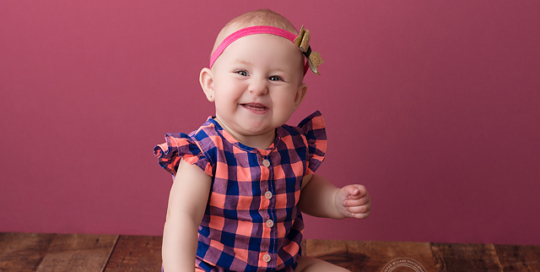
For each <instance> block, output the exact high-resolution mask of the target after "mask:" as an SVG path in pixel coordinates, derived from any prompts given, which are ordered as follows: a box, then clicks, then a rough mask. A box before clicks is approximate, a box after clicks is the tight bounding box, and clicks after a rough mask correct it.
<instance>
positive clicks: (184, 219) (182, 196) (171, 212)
mask: <svg viewBox="0 0 540 272" xmlns="http://www.w3.org/2000/svg"><path fill="white" fill-rule="evenodd" d="M211 184H212V179H211V178H210V176H208V175H206V174H205V173H204V172H203V171H202V170H201V169H200V168H198V167H197V166H194V165H191V164H188V163H186V162H184V161H182V160H181V162H180V165H179V166H178V170H177V173H176V176H175V178H174V182H173V185H172V187H171V192H170V195H169V206H168V208H167V219H166V221H165V228H164V230H163V248H162V257H163V268H164V270H165V271H166V272H175V271H195V255H196V252H197V229H198V227H199V224H200V223H201V220H202V217H203V215H204V211H205V209H206V203H207V201H208V195H209V192H210V186H211Z"/></svg>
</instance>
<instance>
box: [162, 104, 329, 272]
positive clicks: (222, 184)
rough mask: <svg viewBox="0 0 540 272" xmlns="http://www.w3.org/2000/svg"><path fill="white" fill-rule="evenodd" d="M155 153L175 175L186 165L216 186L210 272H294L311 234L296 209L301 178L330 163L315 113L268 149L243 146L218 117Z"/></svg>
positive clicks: (206, 249)
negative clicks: (304, 241) (326, 160)
mask: <svg viewBox="0 0 540 272" xmlns="http://www.w3.org/2000/svg"><path fill="white" fill-rule="evenodd" d="M165 139H166V143H164V144H160V145H157V146H156V147H155V148H154V154H155V155H156V156H158V158H159V163H160V165H161V166H162V167H163V168H165V169H166V170H167V171H168V172H170V173H171V174H173V175H175V174H176V169H177V167H178V165H179V163H180V159H183V160H184V161H185V162H188V163H190V164H193V165H197V166H198V167H199V168H201V169H202V170H203V171H204V172H205V173H206V174H208V175H210V176H211V177H212V178H213V179H212V189H211V190H212V192H211V194H210V197H209V200H208V204H207V207H206V211H205V214H204V217H203V219H202V222H201V224H200V226H199V230H198V246H197V260H196V264H197V268H198V269H202V270H203V271H277V270H279V271H294V268H295V267H296V264H297V261H298V258H299V257H300V254H301V248H300V243H301V241H302V233H303V230H304V222H303V219H302V214H301V212H300V211H299V209H298V207H297V204H298V201H299V199H300V193H301V188H302V179H303V177H304V176H305V175H308V174H312V173H313V172H314V171H315V170H316V169H317V168H318V167H319V166H320V164H321V163H322V161H323V160H324V154H325V152H326V132H325V124H324V119H323V117H322V115H321V113H320V112H318V111H317V112H315V113H313V114H311V115H310V116H308V117H307V118H306V119H304V120H303V121H302V122H301V123H300V124H299V125H298V127H293V126H288V125H283V126H281V127H278V128H277V129H276V138H275V140H274V142H273V143H272V145H271V146H270V147H269V148H268V149H266V150H261V149H255V148H251V147H248V146H246V145H243V144H242V143H240V142H238V141H237V140H235V139H234V137H232V135H230V134H229V133H228V132H227V131H225V130H224V129H223V128H222V127H221V126H220V125H219V124H218V123H217V122H216V121H215V120H214V119H212V118H211V117H210V118H208V120H207V121H206V122H205V123H204V124H203V125H202V126H201V127H200V128H199V129H197V130H196V131H193V132H191V133H190V134H189V135H188V134H185V133H174V134H166V135H165Z"/></svg>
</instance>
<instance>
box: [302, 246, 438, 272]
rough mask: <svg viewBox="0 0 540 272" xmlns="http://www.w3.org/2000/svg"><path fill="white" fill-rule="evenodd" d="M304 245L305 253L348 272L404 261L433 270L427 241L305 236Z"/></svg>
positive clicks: (374, 268)
mask: <svg viewBox="0 0 540 272" xmlns="http://www.w3.org/2000/svg"><path fill="white" fill-rule="evenodd" d="M306 248H307V252H306V253H307V254H306V256H311V257H316V258H319V259H322V260H325V261H327V262H330V263H333V264H336V265H339V266H341V267H345V268H347V269H349V270H351V271H377V272H378V271H382V270H383V269H387V268H388V266H387V265H391V263H392V261H394V262H399V261H407V262H409V263H414V264H415V265H419V266H420V267H421V268H422V269H423V270H424V271H436V269H435V263H434V261H433V255H432V253H431V248H430V244H429V243H413V242H372V241H339V240H311V239H308V240H306ZM398 265H399V264H395V265H394V269H395V270H393V271H399V270H398V269H399V268H396V266H398ZM385 266H386V267H385ZM388 271H390V269H388ZM419 271H422V270H419Z"/></svg>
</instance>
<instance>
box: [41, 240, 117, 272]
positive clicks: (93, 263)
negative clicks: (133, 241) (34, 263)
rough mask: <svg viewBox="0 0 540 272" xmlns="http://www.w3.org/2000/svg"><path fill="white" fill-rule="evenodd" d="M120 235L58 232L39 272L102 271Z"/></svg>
mask: <svg viewBox="0 0 540 272" xmlns="http://www.w3.org/2000/svg"><path fill="white" fill-rule="evenodd" d="M117 239H118V235H90V234H86V235H81V234H58V235H56V238H55V239H54V241H53V242H52V244H51V246H50V248H49V251H48V252H47V255H46V256H45V258H43V261H42V262H41V264H40V265H39V267H38V269H37V271H38V272H49V271H85V272H94V271H95V272H101V271H103V268H104V267H105V265H106V264H107V260H108V259H109V256H110V254H111V252H112V250H113V249H114V245H115V244H116V240H117Z"/></svg>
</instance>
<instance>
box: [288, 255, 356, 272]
mask: <svg viewBox="0 0 540 272" xmlns="http://www.w3.org/2000/svg"><path fill="white" fill-rule="evenodd" d="M294 272H350V271H349V270H347V269H345V268H343V267H339V266H337V265H334V264H331V263H329V262H325V261H323V260H319V259H316V258H313V257H308V256H302V257H300V261H298V266H297V267H296V269H295V270H294Z"/></svg>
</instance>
